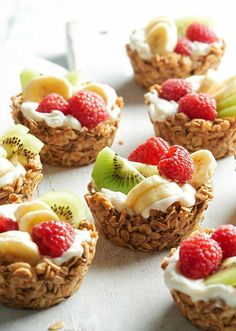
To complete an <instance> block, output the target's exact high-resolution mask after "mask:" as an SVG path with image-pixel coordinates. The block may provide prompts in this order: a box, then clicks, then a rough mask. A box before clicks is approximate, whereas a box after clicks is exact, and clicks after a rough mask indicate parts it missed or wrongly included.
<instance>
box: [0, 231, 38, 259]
mask: <svg viewBox="0 0 236 331" xmlns="http://www.w3.org/2000/svg"><path fill="white" fill-rule="evenodd" d="M40 259H41V257H40V254H39V250H38V246H37V245H36V244H35V243H34V242H33V241H32V240H31V236H30V234H29V233H26V232H21V231H7V232H3V233H0V262H1V264H3V263H14V262H20V261H24V262H26V263H29V264H30V265H35V264H37V263H38V262H39V261H40Z"/></svg>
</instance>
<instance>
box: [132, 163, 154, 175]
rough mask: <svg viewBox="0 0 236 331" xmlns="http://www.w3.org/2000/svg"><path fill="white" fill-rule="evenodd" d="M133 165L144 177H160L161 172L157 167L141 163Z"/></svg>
mask: <svg viewBox="0 0 236 331" xmlns="http://www.w3.org/2000/svg"><path fill="white" fill-rule="evenodd" d="M131 164H132V165H133V166H134V167H135V168H136V169H137V170H138V171H139V172H141V174H142V175H143V176H144V177H150V176H153V175H159V171H158V169H157V167H156V166H154V165H150V164H144V163H139V162H131Z"/></svg>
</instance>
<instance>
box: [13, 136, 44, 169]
mask: <svg viewBox="0 0 236 331" xmlns="http://www.w3.org/2000/svg"><path fill="white" fill-rule="evenodd" d="M43 145H44V144H43V143H42V142H41V141H40V140H39V139H38V138H36V137H35V136H33V135H32V134H27V135H26V136H24V137H23V138H22V145H21V146H20V148H19V149H18V151H17V155H18V161H19V162H20V163H21V164H22V165H24V166H25V165H27V164H28V163H29V162H30V161H31V160H32V158H34V157H35V156H36V155H38V154H39V153H40V151H41V149H42V148H43Z"/></svg>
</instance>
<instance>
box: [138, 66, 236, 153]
mask: <svg viewBox="0 0 236 331" xmlns="http://www.w3.org/2000/svg"><path fill="white" fill-rule="evenodd" d="M214 75H215V73H214V71H209V72H208V73H207V74H206V75H199V76H198V75H195V76H191V77H189V78H186V79H169V80H167V81H166V82H165V83H163V84H162V85H157V84H156V85H154V86H153V87H152V88H151V89H150V92H148V93H146V94H145V97H144V98H145V103H146V104H147V106H148V112H149V116H150V119H151V121H152V123H153V127H154V130H155V133H156V135H157V136H160V137H162V138H163V139H165V140H167V141H168V142H169V143H170V144H179V145H182V146H184V147H185V148H187V149H188V151H189V152H194V151H197V150H199V149H202V148H204V149H209V150H210V151H211V152H212V154H213V155H214V156H215V158H216V159H220V158H223V157H226V156H228V155H230V154H234V153H235V152H236V76H233V77H230V78H229V79H227V80H225V81H223V82H217V80H216V79H215V77H214Z"/></svg>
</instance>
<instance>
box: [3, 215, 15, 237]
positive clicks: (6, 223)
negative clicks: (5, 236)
mask: <svg viewBox="0 0 236 331" xmlns="http://www.w3.org/2000/svg"><path fill="white" fill-rule="evenodd" d="M14 230H18V223H17V222H16V221H13V220H12V219H11V218H8V217H5V216H3V215H0V233H1V232H7V231H14Z"/></svg>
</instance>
